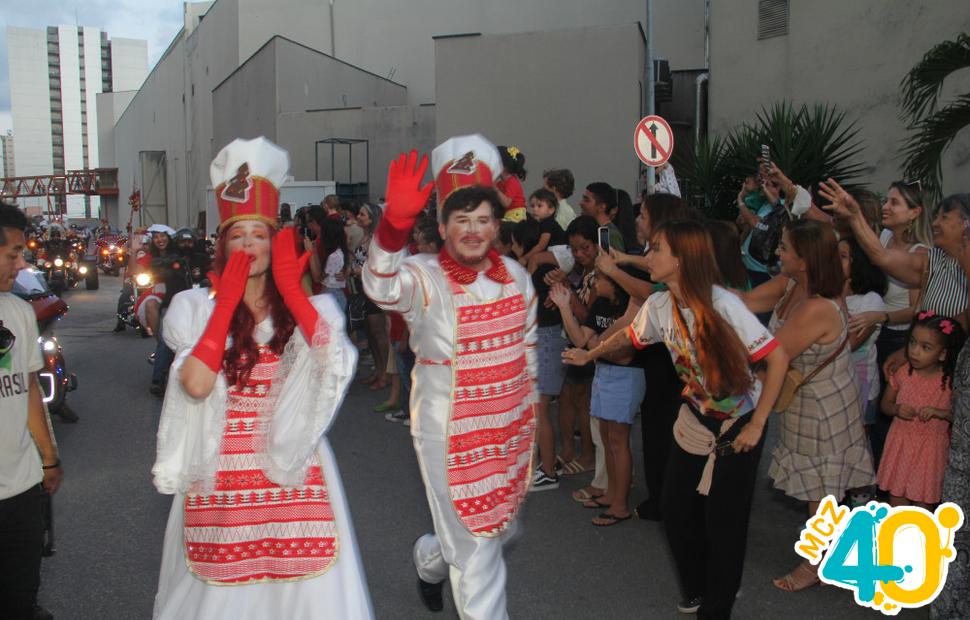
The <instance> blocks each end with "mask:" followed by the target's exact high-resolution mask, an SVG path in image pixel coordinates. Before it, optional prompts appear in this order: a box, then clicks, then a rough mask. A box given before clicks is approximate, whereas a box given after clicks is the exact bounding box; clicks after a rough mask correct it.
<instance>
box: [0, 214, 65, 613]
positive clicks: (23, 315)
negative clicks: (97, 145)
mask: <svg viewBox="0 0 970 620" xmlns="http://www.w3.org/2000/svg"><path fill="white" fill-rule="evenodd" d="M26 227H27V218H26V217H25V216H24V214H23V212H21V210H20V209H18V208H17V207H16V206H14V205H12V204H9V203H6V202H0V427H2V428H3V432H0V615H2V616H3V617H4V618H13V619H20V618H26V619H32V618H35V617H48V618H49V617H51V616H50V614H48V613H47V612H46V611H44V610H42V609H40V608H39V607H37V606H36V599H37V589H38V587H39V586H40V556H41V549H42V547H43V534H44V532H43V526H42V517H41V505H42V504H41V501H42V490H41V486H43V488H44V489H45V490H46V491H47V492H48V493H54V492H55V491H57V487H58V486H60V483H61V476H62V472H61V462H60V460H59V459H58V458H57V445H56V444H55V443H54V434H53V432H52V431H51V427H50V418H49V417H48V415H47V410H46V409H45V408H44V403H43V401H42V399H41V392H40V387H39V386H38V383H37V371H38V370H40V369H41V367H42V366H43V360H42V359H41V355H40V347H39V346H38V345H37V338H38V334H37V319H36V317H35V315H34V310H33V308H31V307H30V305H29V304H28V303H27V302H25V301H23V300H22V299H20V298H19V297H16V296H15V295H13V294H12V293H11V292H10V291H12V290H13V285H14V281H15V280H16V279H17V273H18V272H19V271H20V270H21V269H23V268H24V267H26V262H25V261H24V246H25V245H26V241H25V240H24V229H25V228H26Z"/></svg>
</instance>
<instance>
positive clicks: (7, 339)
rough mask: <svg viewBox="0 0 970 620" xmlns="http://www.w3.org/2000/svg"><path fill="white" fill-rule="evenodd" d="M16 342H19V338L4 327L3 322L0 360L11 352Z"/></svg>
mask: <svg viewBox="0 0 970 620" xmlns="http://www.w3.org/2000/svg"><path fill="white" fill-rule="evenodd" d="M15 342H17V337H16V336H14V333H13V332H12V331H10V330H9V329H7V328H6V327H4V326H3V321H0V359H2V358H3V356H4V355H6V354H7V353H9V352H10V349H12V348H13V345H14V343H15Z"/></svg>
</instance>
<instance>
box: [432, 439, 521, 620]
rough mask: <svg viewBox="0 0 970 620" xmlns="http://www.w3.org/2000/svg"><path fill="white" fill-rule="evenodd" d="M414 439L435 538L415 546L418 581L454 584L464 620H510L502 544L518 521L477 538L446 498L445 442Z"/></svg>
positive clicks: (453, 587) (457, 605)
mask: <svg viewBox="0 0 970 620" xmlns="http://www.w3.org/2000/svg"><path fill="white" fill-rule="evenodd" d="M413 439H414V451H415V452H416V453H417V455H418V466H419V467H420V469H421V478H422V479H423V480H424V489H425V492H426V493H427V494H428V507H429V508H430V509H431V518H432V520H433V521H434V534H425V535H424V536H422V537H420V538H418V540H416V541H415V543H414V565H415V567H416V568H417V571H418V576H419V577H420V578H421V579H422V580H424V581H427V582H428V583H441V582H442V581H444V580H445V579H450V580H451V592H452V595H453V596H454V599H455V607H457V608H458V615H459V616H460V617H461V618H462V620H503V619H505V618H508V617H509V614H508V609H507V606H506V599H505V560H504V559H503V557H502V545H503V544H504V543H507V542H509V541H510V540H511V539H512V538H514V537H515V532H516V530H517V529H518V526H517V524H516V521H513V522H512V523H511V524H510V525H509V527H508V528H507V529H506V530H505V532H503V533H502V534H501V535H500V536H492V537H487V536H473V535H472V533H471V532H469V531H468V528H466V527H465V525H464V524H463V523H462V522H461V520H460V519H459V518H458V514H457V513H456V512H455V509H454V507H453V506H452V504H451V497H450V496H449V494H448V472H447V469H446V467H445V451H446V449H447V447H446V445H445V442H443V441H433V440H428V439H421V438H419V437H414V438H413Z"/></svg>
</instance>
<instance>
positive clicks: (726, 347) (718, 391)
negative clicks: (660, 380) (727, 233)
mask: <svg viewBox="0 0 970 620" xmlns="http://www.w3.org/2000/svg"><path fill="white" fill-rule="evenodd" d="M656 234H658V235H659V234H662V235H663V236H664V239H666V241H667V245H669V246H670V252H671V254H673V255H674V257H676V258H677V259H679V261H680V274H679V275H678V284H679V286H680V292H681V295H683V297H684V299H683V301H684V302H685V303H686V304H687V306H688V307H689V308H690V309H691V312H693V314H694V348H695V350H696V351H697V362H698V364H700V367H701V371H702V372H703V373H704V383H705V386H704V387H705V388H706V389H707V391H708V393H710V394H711V395H712V396H714V398H717V399H721V398H726V397H728V396H732V395H738V394H743V393H745V392H747V391H748V390H749V389H750V388H751V385H752V383H753V379H752V377H751V371H750V368H749V365H748V352H747V349H746V348H745V346H744V344H743V343H742V342H741V339H740V338H739V337H738V335H737V333H736V332H735V331H734V328H733V327H731V325H730V324H729V323H728V322H727V321H726V320H725V319H724V317H722V316H721V314H720V313H719V312H718V311H717V310H716V309H715V308H714V301H713V287H714V285H715V284H718V283H720V282H721V280H722V278H721V272H720V270H718V267H717V263H716V262H715V259H714V256H715V253H714V242H713V241H711V236H710V234H709V233H708V232H707V230H706V229H705V227H704V225H703V224H701V223H700V222H697V221H693V220H668V221H667V222H665V223H663V224H661V226H660V227H659V229H658V230H657V233H656ZM688 265H689V267H688ZM674 303H676V300H674Z"/></svg>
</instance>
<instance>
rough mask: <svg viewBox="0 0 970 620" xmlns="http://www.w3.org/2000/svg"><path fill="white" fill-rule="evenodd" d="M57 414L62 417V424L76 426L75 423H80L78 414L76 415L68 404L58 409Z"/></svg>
mask: <svg viewBox="0 0 970 620" xmlns="http://www.w3.org/2000/svg"><path fill="white" fill-rule="evenodd" d="M55 413H56V414H57V415H59V416H61V421H62V422H66V423H68V424H74V423H75V422H77V421H78V417H77V414H76V413H74V410H73V409H71V408H70V407H68V406H67V403H64V404H63V405H61V406H60V407H58V409H57V411H56V412H55Z"/></svg>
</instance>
